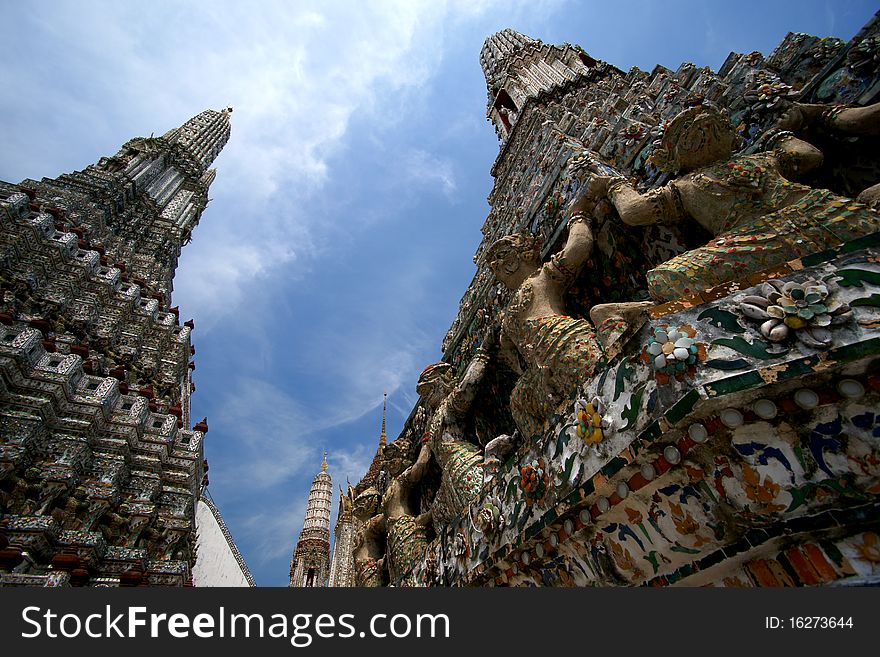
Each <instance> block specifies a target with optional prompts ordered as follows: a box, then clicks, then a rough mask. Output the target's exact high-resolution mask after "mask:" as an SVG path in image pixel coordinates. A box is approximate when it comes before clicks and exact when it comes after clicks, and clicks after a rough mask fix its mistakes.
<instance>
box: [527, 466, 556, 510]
mask: <svg viewBox="0 0 880 657" xmlns="http://www.w3.org/2000/svg"><path fill="white" fill-rule="evenodd" d="M549 485H550V475H549V474H547V466H546V465H545V463H544V459H543V458H539V459H538V460H537V461H532V462H531V463H529V464H528V465H526V466H524V467H523V468H522V469H521V470H520V487H521V488H522V490H523V493H524V494H525V498H526V504H528V505H529V506H532V505H533V504H534V503H535V502H541V501H542V500H543V499H544V495H545V493H546V492H547V487H548V486H549Z"/></svg>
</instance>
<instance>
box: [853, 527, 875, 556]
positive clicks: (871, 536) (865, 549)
mask: <svg viewBox="0 0 880 657" xmlns="http://www.w3.org/2000/svg"><path fill="white" fill-rule="evenodd" d="M855 548H856V551H857V552H858V553H859V558H860V559H862V560H863V561H868V562H870V563H880V539H878V538H877V534H875V533H873V532H867V533H865V534H863V542H862V543H860V544H859V545H856V546H855Z"/></svg>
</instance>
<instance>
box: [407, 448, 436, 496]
mask: <svg viewBox="0 0 880 657" xmlns="http://www.w3.org/2000/svg"><path fill="white" fill-rule="evenodd" d="M430 460H431V447H430V445H428V443H425V444H424V445H422V449H421V451H419V456H418V458H417V459H416V462H415V463H413V464H412V465H411V466H409V467H408V468H407V469H406V471H405V472H404V478H405V479H406V482H407V484H409V485H410V486H412V485H414V484H416V483H418V482H419V481H421V479H422V477H423V476H424V475H425V470H427V469H428V463H429V462H430Z"/></svg>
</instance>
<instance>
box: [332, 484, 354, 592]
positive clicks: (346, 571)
mask: <svg viewBox="0 0 880 657" xmlns="http://www.w3.org/2000/svg"><path fill="white" fill-rule="evenodd" d="M353 501H354V489H353V488H352V487H351V486H350V485H349V486H348V490H347V491H345V492H343V491H342V489H340V490H339V515H338V516H337V517H336V527H334V528H333V559H332V560H331V562H330V581H329V583H328V584H327V586H354V538H355V523H354V520H355V519H354V516H353V515H352V503H353Z"/></svg>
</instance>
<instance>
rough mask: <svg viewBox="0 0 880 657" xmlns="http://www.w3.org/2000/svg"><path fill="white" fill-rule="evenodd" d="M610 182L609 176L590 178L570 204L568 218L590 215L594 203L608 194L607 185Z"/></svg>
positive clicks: (594, 205)
mask: <svg viewBox="0 0 880 657" xmlns="http://www.w3.org/2000/svg"><path fill="white" fill-rule="evenodd" d="M611 180H612V178H611V176H598V175H597V176H591V177H590V179H589V181H588V182H587V183H586V185H584V186H583V187H581V189H580V192H579V194H578V196H577V198H576V199H575V201H574V203H572V205H571V209H570V212H569V216H570V217H573V216H574V215H576V214H585V215H590V214H592V212H593V208H595V207H596V203H598V201H599V200H600V199H603V198H605V196H606V195H607V194H608V183H609V182H611Z"/></svg>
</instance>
